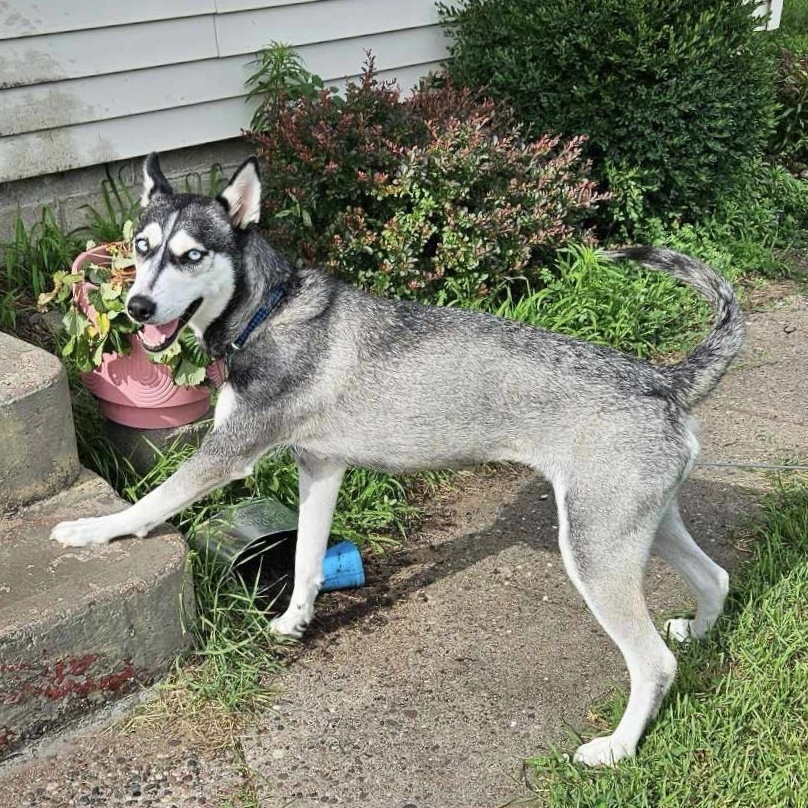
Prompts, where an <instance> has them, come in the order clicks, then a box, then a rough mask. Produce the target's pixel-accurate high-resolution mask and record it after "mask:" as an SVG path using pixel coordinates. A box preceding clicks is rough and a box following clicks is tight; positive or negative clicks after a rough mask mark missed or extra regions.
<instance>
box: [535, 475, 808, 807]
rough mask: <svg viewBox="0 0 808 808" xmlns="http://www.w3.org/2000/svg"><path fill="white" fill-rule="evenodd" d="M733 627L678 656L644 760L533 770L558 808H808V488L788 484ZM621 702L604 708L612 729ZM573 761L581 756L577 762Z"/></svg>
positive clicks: (729, 618) (741, 589)
mask: <svg viewBox="0 0 808 808" xmlns="http://www.w3.org/2000/svg"><path fill="white" fill-rule="evenodd" d="M748 539H749V540H750V542H749V543H750V546H751V547H752V552H753V557H752V559H751V560H750V561H749V562H748V563H746V564H745V565H744V567H743V568H742V569H741V570H740V571H739V572H738V573H737V574H736V575H735V577H734V581H733V585H732V591H731V593H730V597H729V600H728V604H727V609H726V613H725V615H724V617H723V618H722V619H721V620H720V621H719V624H718V626H717V628H716V629H715V630H714V632H713V633H712V635H711V636H710V638H709V639H707V640H706V641H703V642H702V643H693V644H689V645H688V646H686V647H683V648H681V649H679V650H678V651H677V654H678V657H679V674H678V677H677V681H676V683H675V685H674V687H673V689H672V691H671V693H670V694H669V695H668V698H667V699H666V701H665V703H664V705H663V708H662V710H661V712H660V715H659V717H658V719H657V721H656V723H655V724H654V725H653V726H652V727H651V728H650V730H649V732H648V734H647V736H646V740H645V741H644V743H643V744H642V745H641V747H640V750H639V754H638V757H637V758H636V759H635V760H633V761H628V762H624V763H621V764H619V765H618V766H617V767H616V768H615V769H613V770H591V769H589V770H587V769H583V768H580V767H577V766H574V765H572V764H571V763H569V762H568V760H567V759H566V758H565V757H564V756H563V755H562V754H560V753H556V754H551V755H547V756H542V757H539V758H536V759H535V760H534V761H532V768H533V772H534V780H535V783H534V788H535V792H536V799H535V800H534V801H533V802H530V803H527V804H530V805H535V806H539V805H542V806H550V808H555V806H557V807H558V808H562V806H563V808H624V806H631V808H651V807H652V806H653V808H690V807H691V806H692V808H697V807H698V808H746V807H747V806H748V807H749V808H757V807H758V806H760V808H764V806H765V808H800V807H801V806H806V805H808V478H805V477H802V478H792V479H791V480H790V481H788V482H786V483H783V484H781V487H780V488H779V490H777V491H776V493H773V494H771V495H769V496H768V497H767V498H766V500H765V503H764V513H763V516H762V518H761V520H760V522H759V524H757V526H756V527H755V528H754V529H753V530H752V532H751V535H750V536H749V537H748ZM624 702H625V697H624V695H623V694H620V695H618V696H616V697H615V698H613V699H611V700H610V701H609V702H607V703H606V704H604V705H600V706H598V707H597V708H596V712H597V714H598V718H599V719H600V720H601V721H605V722H606V723H608V725H609V726H614V724H615V723H616V719H617V717H618V716H619V714H620V713H621V711H622V709H623V706H624ZM570 751H571V750H570Z"/></svg>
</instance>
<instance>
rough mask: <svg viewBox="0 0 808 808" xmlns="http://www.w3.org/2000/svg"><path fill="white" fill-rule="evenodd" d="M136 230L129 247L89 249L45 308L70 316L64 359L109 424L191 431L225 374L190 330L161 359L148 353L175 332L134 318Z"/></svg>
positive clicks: (128, 230) (43, 301) (127, 232)
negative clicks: (130, 308) (129, 308)
mask: <svg viewBox="0 0 808 808" xmlns="http://www.w3.org/2000/svg"><path fill="white" fill-rule="evenodd" d="M132 230H133V228H132V223H131V222H127V223H126V224H125V225H124V232H123V236H124V238H123V240H122V241H119V242H113V243H109V244H100V245H94V244H92V243H89V244H88V245H87V249H86V250H85V252H83V253H81V255H79V256H78V257H77V258H76V260H75V261H74V262H73V266H72V267H71V270H70V272H64V271H61V272H57V273H56V274H55V275H54V276H53V282H54V288H53V290H52V291H50V292H48V293H45V294H43V295H41V296H40V299H39V306H40V308H43V307H45V306H47V305H48V304H51V303H55V304H56V305H57V306H59V307H60V308H61V309H62V310H63V311H64V317H63V323H64V327H65V336H66V341H65V342H64V344H63V345H62V348H61V353H62V356H63V357H65V358H66V359H69V360H70V361H71V362H72V363H73V364H74V365H75V366H76V367H77V368H78V370H79V371H81V381H82V383H83V384H84V385H85V387H87V388H88V389H89V390H90V392H91V393H92V394H93V395H94V396H95V397H96V398H97V399H98V403H99V408H100V410H101V412H102V414H103V415H104V416H105V417H106V418H108V419H109V420H110V421H114V422H115V423H118V424H124V425H125V426H131V427H137V428H139V429H159V428H165V427H177V426H183V425H184V424H189V423H191V422H192V421H195V420H196V419H197V418H200V417H201V416H202V415H204V414H205V413H206V412H207V411H208V409H209V407H210V387H209V385H208V384H206V382H207V381H208V380H212V381H213V382H215V383H217V384H218V383H220V382H221V373H220V370H219V367H218V365H217V364H211V361H210V359H209V358H208V356H207V355H206V354H205V353H204V351H202V349H201V348H200V347H199V345H198V343H197V342H196V339H195V337H194V336H193V335H192V334H191V333H190V332H189V331H188V330H187V329H186V330H185V331H183V333H182V334H180V337H179V339H177V340H176V341H175V342H174V343H173V344H172V345H171V346H170V347H169V348H168V349H167V350H165V351H163V352H161V353H150V352H149V351H147V350H146V349H145V348H144V342H145V344H147V345H159V344H160V343H161V342H162V340H163V339H164V338H165V336H166V335H168V334H169V333H172V332H173V330H174V328H175V325H174V324H171V323H169V324H166V325H162V326H150V325H145V326H143V325H140V324H138V323H135V322H133V321H132V320H131V319H130V318H129V317H128V316H127V314H126V311H125V300H126V293H127V290H128V288H129V286H130V285H131V284H132V282H133V280H134V275H135V270H134V263H135V262H134V253H133V250H132V243H131V240H132ZM141 338H142V340H141Z"/></svg>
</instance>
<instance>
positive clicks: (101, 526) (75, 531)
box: [50, 516, 113, 547]
mask: <svg viewBox="0 0 808 808" xmlns="http://www.w3.org/2000/svg"><path fill="white" fill-rule="evenodd" d="M50 537H51V541H58V542H59V544H61V545H62V546H63V547H86V546H87V545H90V544H106V543H107V542H108V541H109V540H110V539H111V538H112V537H113V536H112V534H111V533H110V530H109V523H108V522H106V521H105V518H104V517H103V516H97V517H90V518H87V519H76V520H75V521H72V522H59V524H58V525H56V527H55V528H53V530H52V531H51V534H50Z"/></svg>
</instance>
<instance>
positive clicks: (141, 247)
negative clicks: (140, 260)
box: [135, 238, 149, 255]
mask: <svg viewBox="0 0 808 808" xmlns="http://www.w3.org/2000/svg"><path fill="white" fill-rule="evenodd" d="M135 249H136V250H137V251H138V252H139V253H140V254H141V255H143V254H144V253H147V252H148V251H149V241H148V239H145V238H138V239H135Z"/></svg>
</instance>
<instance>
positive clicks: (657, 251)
mask: <svg viewBox="0 0 808 808" xmlns="http://www.w3.org/2000/svg"><path fill="white" fill-rule="evenodd" d="M606 255H607V256H608V257H609V258H612V259H615V260H619V259H622V258H627V259H629V260H632V261H637V262H639V263H640V264H642V265H643V266H645V267H647V268H648V269H653V270H658V271H661V272H667V273H668V274H669V275H673V276H674V277H675V278H678V279H679V280H680V281H684V283H686V284H688V285H689V286H692V287H693V289H695V291H696V292H698V294H700V295H701V296H702V297H703V298H704V299H705V300H707V301H708V302H709V303H710V305H711V306H712V307H713V311H714V313H715V322H714V323H713V328H712V330H711V331H710V333H709V334H708V335H707V337H706V339H705V340H704V341H703V342H702V343H701V344H699V345H698V346H697V347H696V348H695V350H693V351H692V352H691V353H690V354H688V356H686V357H685V358H684V359H683V360H682V361H681V362H679V363H678V364H676V365H669V366H667V367H664V368H661V370H663V372H664V373H666V375H669V376H670V377H671V388H672V393H673V394H674V395H675V396H676V397H677V398H678V400H679V402H680V404H681V405H682V406H683V407H685V408H686V409H689V408H690V407H692V406H693V405H694V404H696V403H698V402H699V401H701V400H702V399H703V398H705V397H706V396H707V395H708V394H709V393H710V392H711V391H712V389H713V388H714V387H715V386H716V385H717V384H718V382H719V380H720V379H721V377H722V376H723V375H724V371H725V370H726V369H727V367H728V366H729V363H730V362H732V360H733V359H734V358H735V356H736V355H737V353H738V351H740V350H741V347H742V346H743V341H744V323H743V315H742V314H741V307H740V306H739V305H738V300H737V298H736V297H735V292H734V291H733V289H732V287H731V286H730V285H729V283H728V282H727V281H726V280H724V278H722V277H721V276H720V275H718V273H717V272H715V270H713V269H711V268H710V267H708V266H707V265H706V264H702V263H701V261H697V260H696V259H695V258H690V257H689V256H687V255H682V254H681V253H677V252H674V251H673V250H668V249H665V248H663V247H626V248H624V249H620V250H613V251H610V252H608V253H606Z"/></svg>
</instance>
